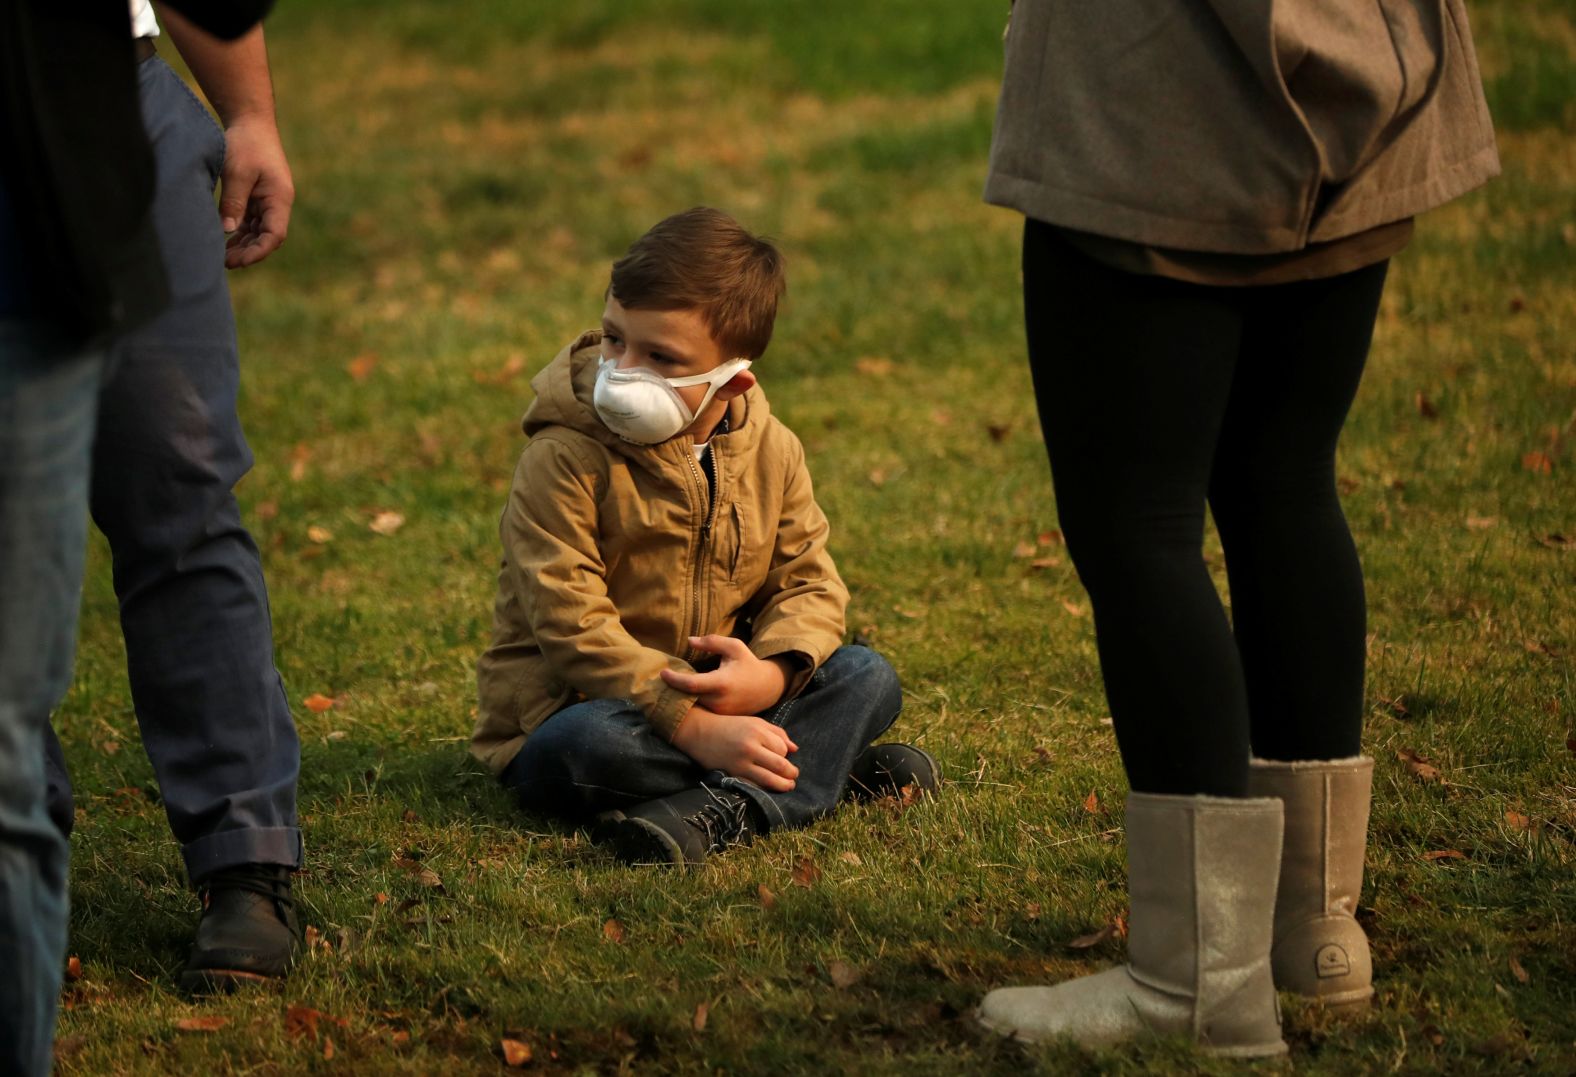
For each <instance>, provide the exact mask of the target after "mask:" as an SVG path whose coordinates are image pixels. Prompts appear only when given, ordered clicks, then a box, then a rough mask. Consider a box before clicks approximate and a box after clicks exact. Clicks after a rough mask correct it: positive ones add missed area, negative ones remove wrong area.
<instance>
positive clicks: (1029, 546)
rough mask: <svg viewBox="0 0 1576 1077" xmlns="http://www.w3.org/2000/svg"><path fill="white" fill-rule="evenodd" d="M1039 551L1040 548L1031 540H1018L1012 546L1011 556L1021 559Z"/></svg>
mask: <svg viewBox="0 0 1576 1077" xmlns="http://www.w3.org/2000/svg"><path fill="white" fill-rule="evenodd" d="M1039 552H1040V548H1039V547H1038V546H1036V545H1035V544H1034V543H1032V542H1020V543H1018V544H1017V545H1016V546H1014V547H1013V548H1012V556H1014V557H1016V558H1019V559H1020V560H1022V559H1027V558H1030V557H1033V556H1034V555H1035V554H1037V553H1039Z"/></svg>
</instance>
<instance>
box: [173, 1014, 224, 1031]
mask: <svg viewBox="0 0 1576 1077" xmlns="http://www.w3.org/2000/svg"><path fill="white" fill-rule="evenodd" d="M229 1023H230V1019H229V1018H228V1017H220V1016H219V1015H218V1014H216V1013H205V1014H203V1015H202V1016H200V1017H182V1018H181V1019H180V1020H179V1021H177V1022H175V1027H176V1028H177V1029H178V1030H179V1031H181V1032H217V1031H219V1029H221V1028H223V1027H224V1026H225V1025H227V1024H229Z"/></svg>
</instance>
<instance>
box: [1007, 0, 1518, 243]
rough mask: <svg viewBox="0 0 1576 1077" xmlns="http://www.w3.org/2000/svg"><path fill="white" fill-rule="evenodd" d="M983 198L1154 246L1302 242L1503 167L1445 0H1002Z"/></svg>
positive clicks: (1368, 223)
mask: <svg viewBox="0 0 1576 1077" xmlns="http://www.w3.org/2000/svg"><path fill="white" fill-rule="evenodd" d="M1006 53H1007V56H1006V72H1005V76H1004V78H1003V82H1002V91H1001V99H1000V102H999V105H998V108H997V115H996V129H995V137H994V139H993V141H992V145H991V156H990V175H989V178H988V180H987V181H986V186H985V199H986V201H988V202H992V203H995V204H998V205H1003V206H1009V207H1011V208H1013V209H1016V210H1018V211H1020V212H1022V213H1024V214H1026V215H1027V216H1030V217H1035V218H1038V219H1040V220H1043V221H1047V222H1049V223H1051V224H1056V225H1061V226H1063V227H1067V228H1074V229H1078V230H1080V231H1085V232H1093V233H1096V234H1099V235H1104V236H1110V237H1114V238H1117V239H1124V240H1129V241H1132V242H1135V243H1143V244H1148V245H1152V246H1160V247H1174V248H1181V249H1185V250H1198V251H1220V252H1228V253H1238V254H1268V253H1277V252H1284V251H1295V250H1300V249H1301V248H1303V247H1304V246H1306V245H1308V244H1309V243H1320V242H1325V241H1328V240H1333V239H1339V238H1340V237H1342V236H1348V235H1352V234H1354V233H1358V232H1362V231H1364V230H1366V229H1369V228H1372V227H1374V226H1376V225H1380V224H1384V223H1386V222H1389V221H1396V220H1401V219H1403V218H1407V217H1411V216H1414V215H1416V214H1418V213H1421V212H1422V211H1423V210H1426V209H1429V208H1431V207H1433V206H1437V205H1439V204H1441V203H1443V202H1446V201H1448V200H1450V199H1451V198H1454V197H1455V196H1457V195H1459V194H1461V193H1462V192H1464V191H1467V190H1470V189H1471V188H1473V187H1476V186H1477V185H1479V184H1481V183H1482V182H1484V181H1485V180H1487V179H1488V178H1489V177H1491V176H1493V175H1495V174H1497V173H1498V171H1499V157H1498V154H1497V153H1496V151H1495V146H1494V132H1493V128H1492V126H1491V124H1490V122H1489V115H1488V106H1487V104H1486V102H1485V101H1484V98H1483V88H1482V81H1481V77H1480V76H1479V74H1478V66H1477V58H1476V56H1475V55H1474V53H1473V48H1472V36H1471V31H1470V30H1469V29H1468V26H1467V19H1466V11H1465V9H1464V7H1463V5H1462V3H1461V0H1017V2H1016V3H1015V5H1014V7H1013V10H1012V16H1011V21H1010V23H1009V25H1008V30H1007V37H1006Z"/></svg>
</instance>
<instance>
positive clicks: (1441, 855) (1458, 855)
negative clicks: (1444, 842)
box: [1423, 849, 1467, 860]
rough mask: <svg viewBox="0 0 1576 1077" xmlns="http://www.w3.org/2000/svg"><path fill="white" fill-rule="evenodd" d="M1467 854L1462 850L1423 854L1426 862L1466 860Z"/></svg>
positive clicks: (1442, 850) (1445, 850)
mask: <svg viewBox="0 0 1576 1077" xmlns="http://www.w3.org/2000/svg"><path fill="white" fill-rule="evenodd" d="M1466 858H1467V854H1466V853H1463V852H1462V851H1461V850H1460V849H1434V850H1433V851H1431V852H1427V853H1424V854H1423V859H1424V860H1465V859H1466Z"/></svg>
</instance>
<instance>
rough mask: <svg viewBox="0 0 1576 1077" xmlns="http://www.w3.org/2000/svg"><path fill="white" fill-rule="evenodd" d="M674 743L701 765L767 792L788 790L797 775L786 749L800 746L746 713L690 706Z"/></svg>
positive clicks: (796, 768)
mask: <svg viewBox="0 0 1576 1077" xmlns="http://www.w3.org/2000/svg"><path fill="white" fill-rule="evenodd" d="M673 746H674V747H675V748H677V749H679V750H680V751H681V752H683V753H684V754H685V755H687V756H689V757H690V758H691V759H693V760H695V762H697V763H699V764H700V765H701V766H703V767H707V768H708V769H711V770H720V771H722V772H723V773H724V774H729V775H732V776H733V777H735V778H744V779H747V780H749V781H752V782H754V783H755V784H756V785H758V786H760V787H761V788H762V789H765V790H766V791H767V792H769V793H786V792H789V791H790V790H792V789H793V787H794V779H795V778H797V777H798V776H799V768H798V767H796V766H794V765H793V764H792V763H790V762H788V753H789V752H796V751H798V750H799V746H798V745H797V744H795V743H794V742H793V741H791V740H789V739H788V734H787V733H785V732H784V731H783V730H782V729H781V728H779V727H777V726H774V725H772V724H771V723H770V722H767V721H762V720H761V719H760V718H753V717H751V716H750V715H747V714H718V713H716V712H715V711H711V710H707V709H706V708H705V707H702V706H699V705H696V706H694V707H691V708H690V709H689V713H688V714H687V715H685V717H684V721H682V722H680V723H679V728H678V732H677V733H675V734H674V735H673Z"/></svg>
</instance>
